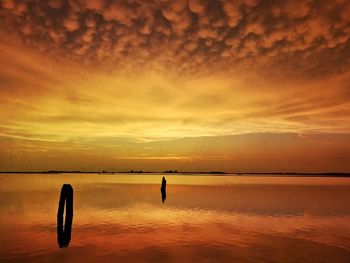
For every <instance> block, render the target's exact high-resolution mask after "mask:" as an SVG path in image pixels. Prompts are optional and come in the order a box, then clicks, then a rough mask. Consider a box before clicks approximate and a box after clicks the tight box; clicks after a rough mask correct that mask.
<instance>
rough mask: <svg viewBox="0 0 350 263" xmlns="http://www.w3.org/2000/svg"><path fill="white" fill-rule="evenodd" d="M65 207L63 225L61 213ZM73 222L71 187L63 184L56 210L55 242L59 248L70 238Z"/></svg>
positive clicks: (64, 245) (66, 244) (67, 243)
mask: <svg viewBox="0 0 350 263" xmlns="http://www.w3.org/2000/svg"><path fill="white" fill-rule="evenodd" d="M64 208H66V217H65V221H64V226H63V214H64ZM72 222H73V188H72V186H71V185H70V184H64V185H63V186H62V189H61V195H60V200H59V203H58V211H57V242H58V246H59V247H60V248H63V247H68V246H69V242H70V240H71V232H72Z"/></svg>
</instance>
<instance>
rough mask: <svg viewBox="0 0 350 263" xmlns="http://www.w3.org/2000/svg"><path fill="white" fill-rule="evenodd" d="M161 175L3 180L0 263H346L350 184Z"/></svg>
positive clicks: (33, 176) (320, 180)
mask: <svg viewBox="0 0 350 263" xmlns="http://www.w3.org/2000/svg"><path fill="white" fill-rule="evenodd" d="M162 176H163V175H156V174H155V175H131V174H125V175H124V174H119V175H98V174H52V175H48V174H1V175H0V262H180V263H185V262H350V178H326V177H261V176H200V175H165V177H166V180H167V187H166V199H165V201H164V203H163V202H162V196H161V192H160V186H161V180H162ZM64 183H69V184H71V185H72V187H73V189H74V217H73V225H72V233H71V241H70V244H69V247H66V248H59V247H58V244H57V208H58V200H59V197H60V191H61V187H62V184H64Z"/></svg>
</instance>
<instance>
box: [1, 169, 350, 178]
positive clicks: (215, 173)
mask: <svg viewBox="0 0 350 263" xmlns="http://www.w3.org/2000/svg"><path fill="white" fill-rule="evenodd" d="M72 173H73V174H100V175H113V174H131V175H132V174H168V175H170V174H173V175H208V176H210V175H211V176H265V175H268V176H276V177H283V176H288V177H289V176H291V177H293V176H295V177H350V172H349V173H339V172H322V173H299V172H265V173H254V172H252V173H249V172H243V173H238V172H220V171H204V172H203V171H202V172H186V171H185V172H183V171H163V172H152V171H150V172H149V171H133V170H132V171H118V172H115V171H57V170H50V171H0V174H72Z"/></svg>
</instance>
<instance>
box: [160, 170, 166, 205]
mask: <svg viewBox="0 0 350 263" xmlns="http://www.w3.org/2000/svg"><path fill="white" fill-rule="evenodd" d="M160 192H161V193H162V201H163V203H164V201H165V199H166V180H165V177H164V176H163V179H162V186H161V187H160Z"/></svg>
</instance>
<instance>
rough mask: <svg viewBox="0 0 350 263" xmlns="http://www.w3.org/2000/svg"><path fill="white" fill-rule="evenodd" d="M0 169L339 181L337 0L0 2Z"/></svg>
mask: <svg viewBox="0 0 350 263" xmlns="http://www.w3.org/2000/svg"><path fill="white" fill-rule="evenodd" d="M0 34H1V40H0V105H1V107H0V170H1V171H43V170H82V171H101V170H107V171H108V170H109V171H111V170H114V171H125V170H130V169H134V170H146V171H163V170H169V169H174V170H175V169H176V170H180V171H212V170H215V171H226V172H279V171H284V172H329V171H334V172H350V1H347V0H327V1H316V0H300V1H295V0H286V1H271V0H260V1H259V0H233V1H228V0H227V1H225V0H181V1H175V0H174V1H170V0H155V1H146V0H120V1H118V0H116V1H111V0H101V1H97V0H85V1H84V0H48V1H34V0H22V1H21V0H17V1H15V0H0Z"/></svg>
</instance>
